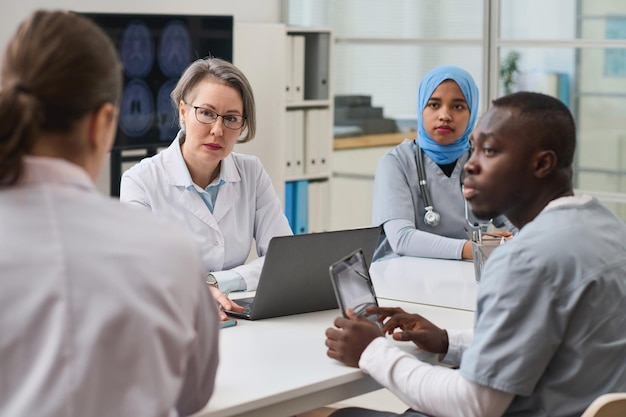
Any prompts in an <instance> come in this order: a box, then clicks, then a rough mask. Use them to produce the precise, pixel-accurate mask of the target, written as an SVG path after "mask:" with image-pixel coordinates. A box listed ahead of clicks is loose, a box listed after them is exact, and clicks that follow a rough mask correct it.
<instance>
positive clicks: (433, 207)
mask: <svg viewBox="0 0 626 417" xmlns="http://www.w3.org/2000/svg"><path fill="white" fill-rule="evenodd" d="M417 105H418V109H419V110H418V115H417V137H416V138H415V140H409V139H405V140H404V142H403V143H401V144H400V145H398V146H396V147H395V148H393V149H392V150H391V151H389V152H388V153H387V154H386V155H384V156H383V157H382V158H381V159H380V161H379V162H378V166H377V167H376V174H375V177H374V198H373V208H372V218H373V224H374V225H375V226H379V225H382V226H383V231H384V234H383V235H384V237H383V238H382V239H381V241H380V242H379V245H378V248H377V249H376V253H375V255H374V259H375V260H378V259H381V258H383V257H386V256H395V255H409V256H424V257H431V258H445V259H472V245H471V242H470V241H469V240H468V228H469V227H468V223H467V220H469V221H470V222H471V223H472V224H476V223H477V220H476V218H475V216H473V214H471V213H468V214H469V219H466V215H465V211H466V210H465V202H464V200H463V194H462V192H461V179H462V173H463V164H465V161H467V159H468V158H469V154H470V152H469V149H470V145H469V134H470V132H471V131H472V129H473V127H474V124H475V122H476V118H477V115H478V87H477V86H476V83H475V82H474V79H473V78H472V76H471V75H470V74H469V73H468V72H467V71H465V70H464V69H462V68H459V67H455V66H441V67H436V68H434V69H432V70H430V71H429V72H428V73H426V75H425V76H424V77H423V78H422V81H421V82H420V86H419V91H418V97H417ZM493 224H494V225H496V227H500V228H502V227H504V228H505V229H511V230H514V228H512V227H511V225H510V223H509V222H508V221H506V219H505V218H503V217H499V218H496V219H494V220H493ZM492 229H493V228H490V231H491V232H494V233H498V234H501V235H503V236H506V237H510V236H511V233H509V232H508V231H507V230H502V231H496V230H492Z"/></svg>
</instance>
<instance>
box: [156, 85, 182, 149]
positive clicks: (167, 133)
mask: <svg viewBox="0 0 626 417" xmlns="http://www.w3.org/2000/svg"><path fill="white" fill-rule="evenodd" d="M177 82H178V80H177V79H175V78H174V79H171V80H168V81H166V82H165V83H164V84H163V85H161V87H160V88H159V92H158V94H157V110H156V115H157V124H158V126H159V140H161V141H165V142H168V141H171V140H172V139H174V137H175V136H176V133H177V132H178V123H177V121H178V113H177V112H176V111H175V110H174V108H173V107H172V101H171V99H170V93H171V92H172V90H174V87H176V83H177Z"/></svg>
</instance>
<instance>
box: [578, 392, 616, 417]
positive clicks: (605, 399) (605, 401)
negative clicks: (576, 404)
mask: <svg viewBox="0 0 626 417" xmlns="http://www.w3.org/2000/svg"><path fill="white" fill-rule="evenodd" d="M624 416H626V392H616V393H610V394H603V395H600V396H599V397H598V398H596V399H595V400H594V401H593V402H592V403H591V404H590V405H589V407H587V409H586V410H585V412H584V413H583V415H582V416H581V417H624Z"/></svg>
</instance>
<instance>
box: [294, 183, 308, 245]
mask: <svg viewBox="0 0 626 417" xmlns="http://www.w3.org/2000/svg"><path fill="white" fill-rule="evenodd" d="M294 225H295V227H294V230H293V232H294V233H295V234H297V235H299V234H303V233H309V182H308V181H307V180H298V181H295V200H294Z"/></svg>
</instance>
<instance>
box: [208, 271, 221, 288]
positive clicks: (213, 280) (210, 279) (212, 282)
mask: <svg viewBox="0 0 626 417" xmlns="http://www.w3.org/2000/svg"><path fill="white" fill-rule="evenodd" d="M206 283H207V284H209V285H211V286H213V287H215V288H217V289H219V288H220V286H219V285H218V283H217V279H216V278H215V275H213V274H209V275H207V276H206Z"/></svg>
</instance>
